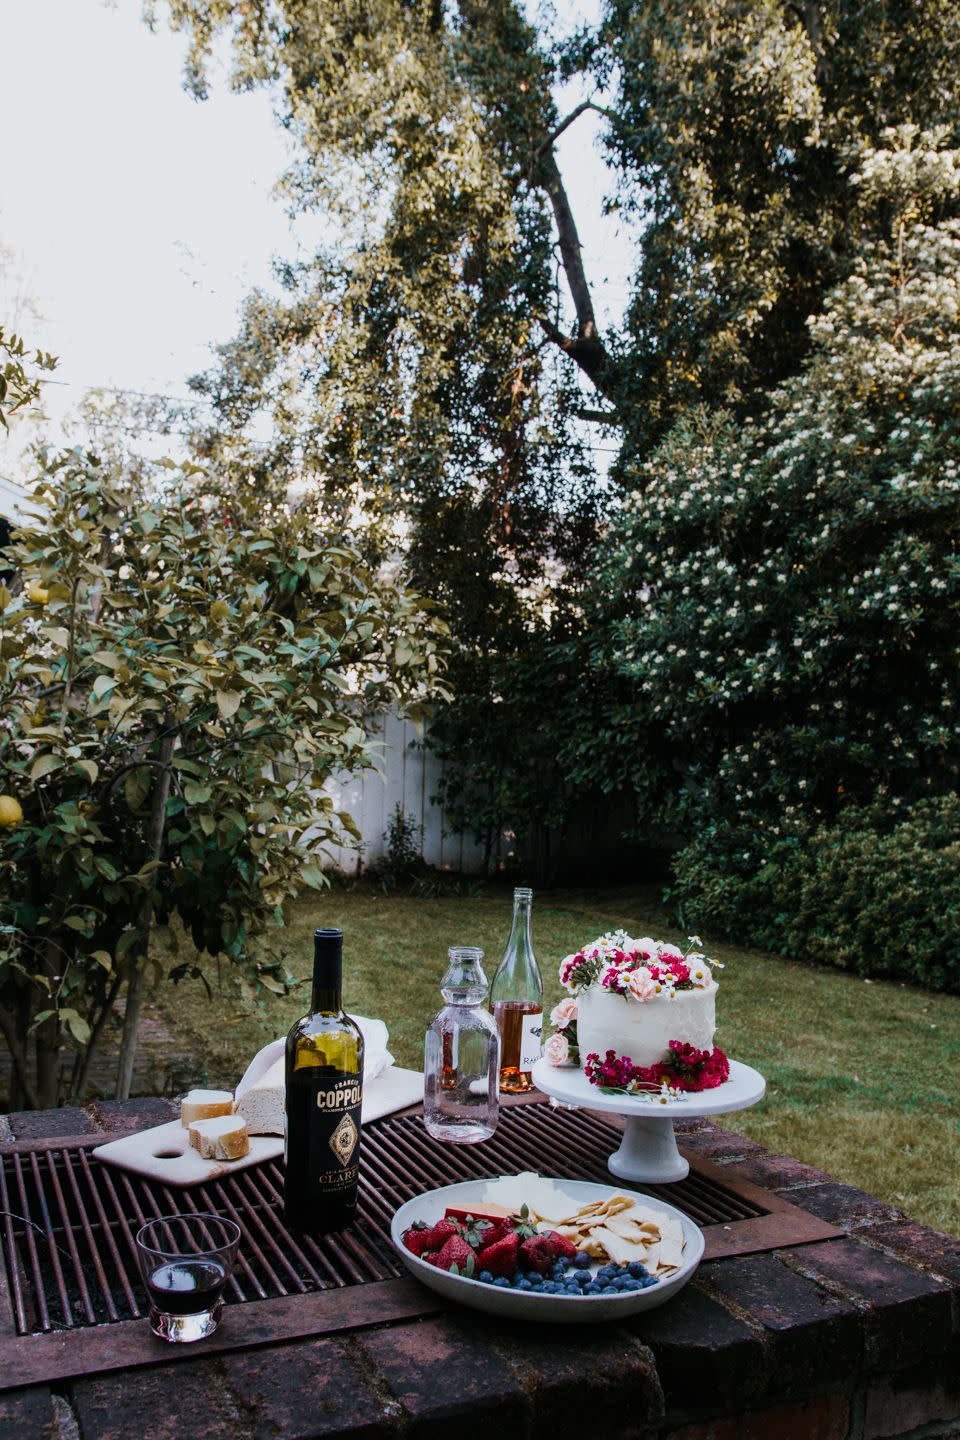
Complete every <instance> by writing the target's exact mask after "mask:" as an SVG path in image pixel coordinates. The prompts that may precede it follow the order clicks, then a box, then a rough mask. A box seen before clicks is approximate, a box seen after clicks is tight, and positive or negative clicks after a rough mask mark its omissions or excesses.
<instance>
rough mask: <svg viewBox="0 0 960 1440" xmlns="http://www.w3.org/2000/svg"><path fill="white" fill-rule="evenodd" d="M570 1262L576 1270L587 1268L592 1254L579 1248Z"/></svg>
mask: <svg viewBox="0 0 960 1440" xmlns="http://www.w3.org/2000/svg"><path fill="white" fill-rule="evenodd" d="M570 1263H571V1265H573V1267H574V1268H575V1269H576V1270H586V1268H587V1266H588V1265H589V1264H590V1256H589V1255H588V1254H587V1253H586V1251H584V1250H578V1251H577V1253H576V1255H574V1257H573V1259H572V1260H571V1262H570Z"/></svg>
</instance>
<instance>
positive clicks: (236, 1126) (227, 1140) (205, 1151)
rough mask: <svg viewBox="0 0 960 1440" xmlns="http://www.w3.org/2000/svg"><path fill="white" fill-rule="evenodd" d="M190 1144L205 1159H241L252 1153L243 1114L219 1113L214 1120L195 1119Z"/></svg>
mask: <svg viewBox="0 0 960 1440" xmlns="http://www.w3.org/2000/svg"><path fill="white" fill-rule="evenodd" d="M189 1135H190V1144H191V1145H192V1146H193V1148H194V1149H195V1150H199V1151H200V1155H201V1157H202V1158H203V1159H204V1160H240V1159H242V1157H243V1156H244V1155H249V1153H250V1136H249V1134H248V1133H247V1123H246V1121H245V1120H244V1119H243V1117H242V1116H241V1115H217V1116H214V1118H213V1119H212V1120H194V1121H193V1122H192V1124H191V1125H190V1130H189Z"/></svg>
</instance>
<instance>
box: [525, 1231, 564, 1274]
mask: <svg viewBox="0 0 960 1440" xmlns="http://www.w3.org/2000/svg"><path fill="white" fill-rule="evenodd" d="M556 1258H557V1251H556V1250H554V1248H553V1243H552V1242H551V1241H550V1240H549V1239H548V1238H547V1236H546V1235H530V1236H528V1237H527V1239H526V1240H524V1241H522V1242H521V1245H520V1261H521V1264H523V1265H525V1266H526V1268H527V1269H528V1270H536V1271H537V1272H538V1274H540V1275H546V1273H547V1271H548V1270H549V1269H550V1266H551V1265H552V1264H553V1262H554V1260H556Z"/></svg>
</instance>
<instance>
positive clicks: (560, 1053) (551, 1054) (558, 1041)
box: [543, 1035, 570, 1065]
mask: <svg viewBox="0 0 960 1440" xmlns="http://www.w3.org/2000/svg"><path fill="white" fill-rule="evenodd" d="M543 1053H544V1055H545V1056H546V1059H547V1063H548V1064H550V1065H566V1063H567V1060H568V1059H569V1058H570V1046H569V1045H568V1044H567V1037H566V1036H565V1035H551V1036H550V1039H549V1040H548V1041H547V1043H546V1045H544V1047H543Z"/></svg>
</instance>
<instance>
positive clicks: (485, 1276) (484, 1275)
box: [477, 1270, 493, 1285]
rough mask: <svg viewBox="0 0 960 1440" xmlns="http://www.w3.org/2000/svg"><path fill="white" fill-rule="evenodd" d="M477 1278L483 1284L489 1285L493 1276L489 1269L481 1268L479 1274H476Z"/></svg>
mask: <svg viewBox="0 0 960 1440" xmlns="http://www.w3.org/2000/svg"><path fill="white" fill-rule="evenodd" d="M477 1279H478V1280H482V1281H483V1283H484V1285H491V1284H492V1283H493V1276H492V1275H491V1274H490V1271H489V1270H481V1271H480V1274H479V1275H478V1276H477Z"/></svg>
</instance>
